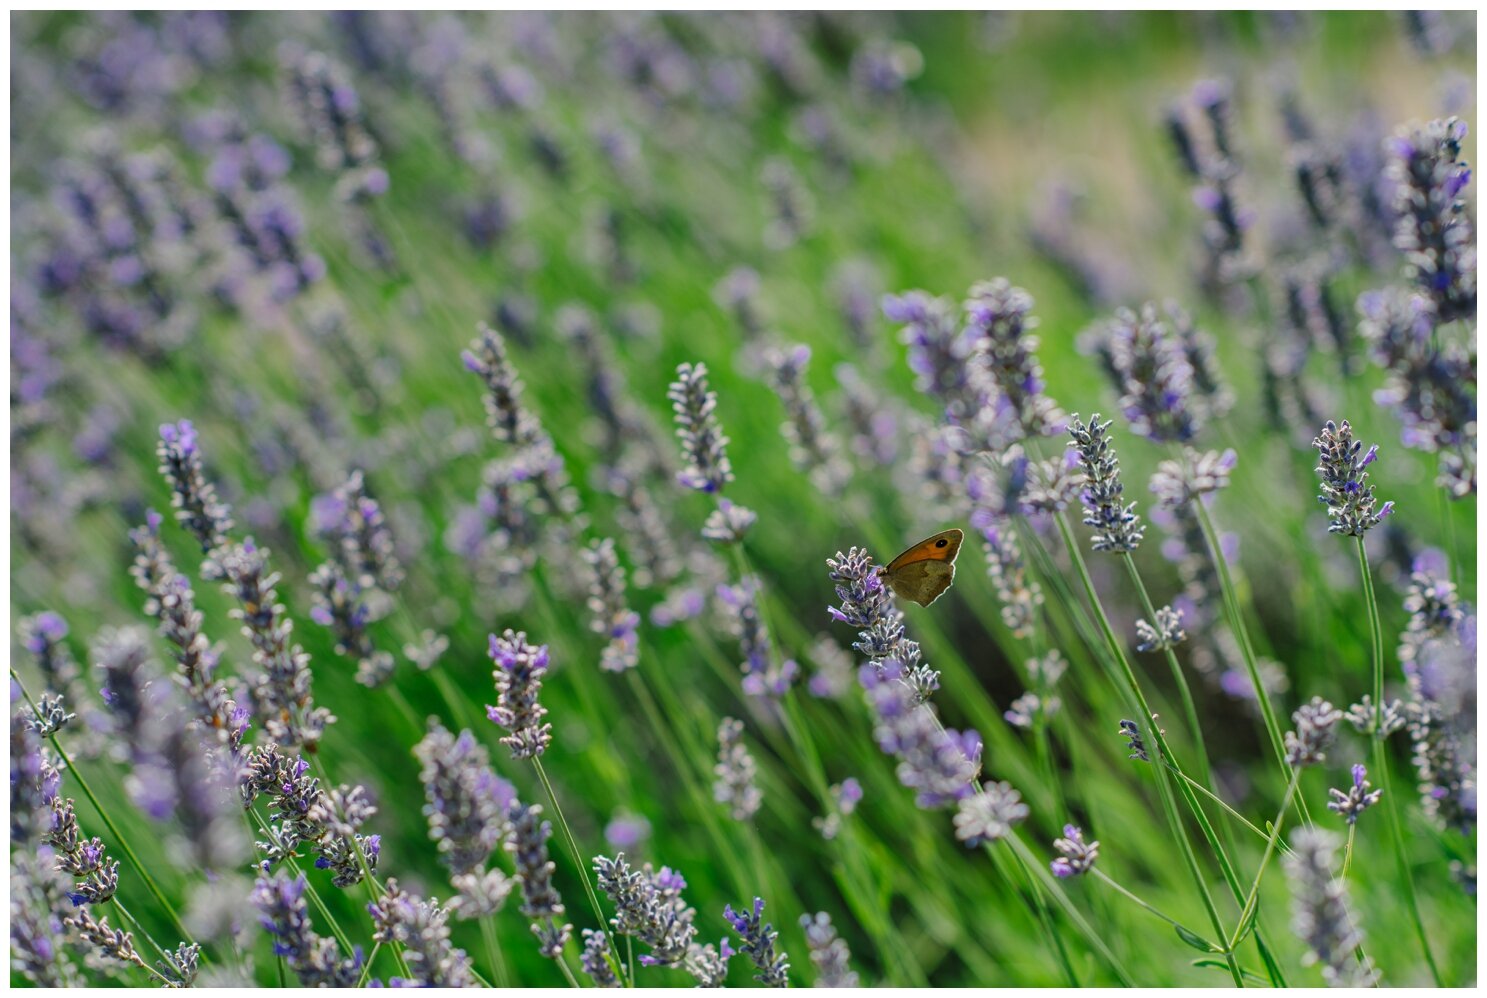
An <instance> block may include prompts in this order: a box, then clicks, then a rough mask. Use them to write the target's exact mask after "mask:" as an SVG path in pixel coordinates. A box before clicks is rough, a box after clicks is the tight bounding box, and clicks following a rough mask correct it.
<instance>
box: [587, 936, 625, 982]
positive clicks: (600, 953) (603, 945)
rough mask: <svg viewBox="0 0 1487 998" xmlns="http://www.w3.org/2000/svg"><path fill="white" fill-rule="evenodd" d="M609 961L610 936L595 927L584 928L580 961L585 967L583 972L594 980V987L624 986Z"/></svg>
mask: <svg viewBox="0 0 1487 998" xmlns="http://www.w3.org/2000/svg"><path fill="white" fill-rule="evenodd" d="M609 961H610V949H609V936H608V935H607V934H606V933H604V932H600V931H596V930H594V929H584V930H583V952H582V953H580V954H579V957H578V963H579V966H581V967H582V968H583V972H584V973H585V974H588V975H589V980H591V981H593V982H594V987H596V988H618V987H621V986H622V985H621V984H620V979H619V978H618V977H616V976H615V974H614V968H613V967H611V966H610V964H609Z"/></svg>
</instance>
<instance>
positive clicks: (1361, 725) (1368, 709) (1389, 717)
mask: <svg viewBox="0 0 1487 998" xmlns="http://www.w3.org/2000/svg"><path fill="white" fill-rule="evenodd" d="M1404 713H1405V712H1404V706H1403V704H1401V703H1400V702H1399V701H1398V700H1390V701H1388V702H1386V703H1385V704H1384V710H1383V715H1384V723H1383V727H1382V728H1381V731H1382V734H1380V736H1379V737H1381V738H1388V737H1389V736H1390V735H1392V734H1394V732H1396V731H1398V730H1399V729H1400V728H1403V727H1404V725H1405V717H1404ZM1343 716H1344V717H1345V718H1346V719H1347V721H1348V723H1349V724H1351V725H1352V726H1353V728H1354V729H1355V730H1356V731H1357V732H1358V733H1359V734H1360V735H1371V734H1373V733H1374V726H1375V724H1376V722H1377V721H1378V712H1377V711H1375V710H1374V707H1373V697H1371V696H1369V695H1368V694H1367V693H1365V694H1363V697H1362V699H1360V700H1359V701H1358V702H1357V703H1355V704H1353V705H1352V706H1351V707H1349V708H1348V709H1347V712H1346V713H1345V714H1344V715H1343Z"/></svg>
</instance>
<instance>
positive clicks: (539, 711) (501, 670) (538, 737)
mask: <svg viewBox="0 0 1487 998" xmlns="http://www.w3.org/2000/svg"><path fill="white" fill-rule="evenodd" d="M490 657H491V659H492V660H493V661H494V662H495V663H496V668H495V670H494V672H493V675H494V677H495V681H496V706H494V707H491V706H487V707H486V708H485V712H486V716H487V717H489V718H490V720H491V721H492V723H494V724H498V725H500V726H501V727H503V728H505V729H506V731H507V732H508V734H507V735H506V736H505V737H504V738H502V739H501V744H502V745H505V746H507V747H508V748H510V749H511V757H512V758H513V759H534V758H536V757H538V756H540V755H541V754H542V753H543V752H545V751H547V746H548V745H550V744H551V743H552V725H551V724H549V723H547V722H545V721H543V720H542V718H543V717H545V716H546V715H547V708H546V707H543V706H542V705H541V704H539V703H538V702H537V696H538V694H539V693H540V692H541V691H542V680H543V677H544V676H546V675H547V663H548V653H547V645H541V646H537V645H530V644H528V643H527V635H526V633H525V632H524V631H512V630H510V629H509V628H508V629H507V630H506V631H505V633H503V634H502V635H501V636H500V637H496V635H494V634H492V635H491V636H490Z"/></svg>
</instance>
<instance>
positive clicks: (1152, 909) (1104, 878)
mask: <svg viewBox="0 0 1487 998" xmlns="http://www.w3.org/2000/svg"><path fill="white" fill-rule="evenodd" d="M1089 872H1090V873H1093V874H1094V875H1095V877H1096V878H1097V879H1098V880H1099V881H1100V882H1101V883H1104V884H1106V885H1108V886H1109V887H1111V888H1113V889H1114V890H1115V892H1116V893H1118V894H1120V895H1122V896H1123V897H1125V898H1126V899H1127V900H1129V901H1133V902H1135V903H1136V904H1137V905H1138V906H1140V907H1141V908H1143V909H1144V910H1146V911H1147V912H1149V913H1151V914H1153V915H1155V916H1156V917H1157V918H1160V919H1161V920H1162V921H1164V922H1166V923H1167V924H1168V925H1170V926H1172V927H1173V928H1174V929H1181V930H1182V931H1183V932H1187V933H1190V934H1191V935H1193V936H1194V937H1195V938H1198V939H1203V937H1202V936H1200V935H1198V933H1196V932H1193V930H1192V929H1190V928H1188V927H1187V926H1186V925H1183V924H1182V923H1181V922H1179V921H1178V920H1177V919H1175V918H1173V917H1172V916H1171V915H1168V914H1167V913H1166V912H1164V911H1162V910H1161V909H1160V908H1158V907H1156V906H1155V905H1152V904H1148V903H1147V902H1146V901H1144V900H1142V899H1141V898H1139V897H1137V896H1136V895H1135V894H1134V893H1132V892H1131V891H1129V890H1127V889H1126V888H1124V887H1122V886H1121V885H1120V884H1118V883H1116V882H1115V879H1114V878H1113V877H1110V876H1108V875H1107V874H1106V873H1105V872H1104V871H1103V870H1101V869H1100V868H1099V867H1095V868H1093V869H1091V870H1090V871H1089ZM1203 941H1204V942H1208V940H1206V939H1203ZM1209 945H1210V946H1212V947H1213V950H1214V952H1218V947H1217V946H1214V945H1213V944H1212V943H1209Z"/></svg>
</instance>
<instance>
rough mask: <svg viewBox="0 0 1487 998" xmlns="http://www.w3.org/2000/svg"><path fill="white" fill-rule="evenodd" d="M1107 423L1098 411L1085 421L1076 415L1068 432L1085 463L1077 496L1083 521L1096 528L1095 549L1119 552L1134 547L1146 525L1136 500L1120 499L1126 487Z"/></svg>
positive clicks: (1125, 551) (1126, 551)
mask: <svg viewBox="0 0 1487 998" xmlns="http://www.w3.org/2000/svg"><path fill="white" fill-rule="evenodd" d="M1110 423H1111V420H1108V419H1107V420H1105V421H1104V422H1103V423H1102V422H1100V414H1099V413H1095V414H1094V415H1093V416H1091V417H1090V420H1089V422H1088V423H1085V422H1084V421H1083V420H1081V419H1080V418H1079V416H1078V415H1075V416H1074V418H1073V420H1072V421H1071V422H1070V424H1069V436H1070V437H1072V438H1073V440H1074V446H1075V448H1076V449H1077V450H1078V451H1079V463H1080V464H1081V465H1082V466H1083V467H1084V474H1085V486H1084V493H1083V495H1082V496H1081V497H1080V498H1081V500H1082V501H1083V502H1084V509H1085V516H1084V523H1085V525H1086V526H1088V527H1093V528H1094V530H1095V535H1094V549H1095V550H1096V551H1109V552H1113V553H1116V554H1122V553H1129V552H1131V551H1134V550H1136V548H1137V547H1138V546H1139V545H1140V543H1141V538H1142V535H1143V534H1144V533H1145V532H1146V527H1145V526H1144V525H1143V524H1142V523H1141V518H1140V517H1139V516H1137V515H1136V512H1135V509H1136V504H1135V503H1134V502H1132V503H1124V501H1123V497H1122V493H1123V492H1124V488H1125V487H1124V486H1123V485H1122V484H1121V481H1120V460H1119V459H1118V458H1117V457H1116V456H1115V451H1114V449H1113V448H1112V447H1111V446H1110V436H1109V433H1108V430H1109V428H1110Z"/></svg>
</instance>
